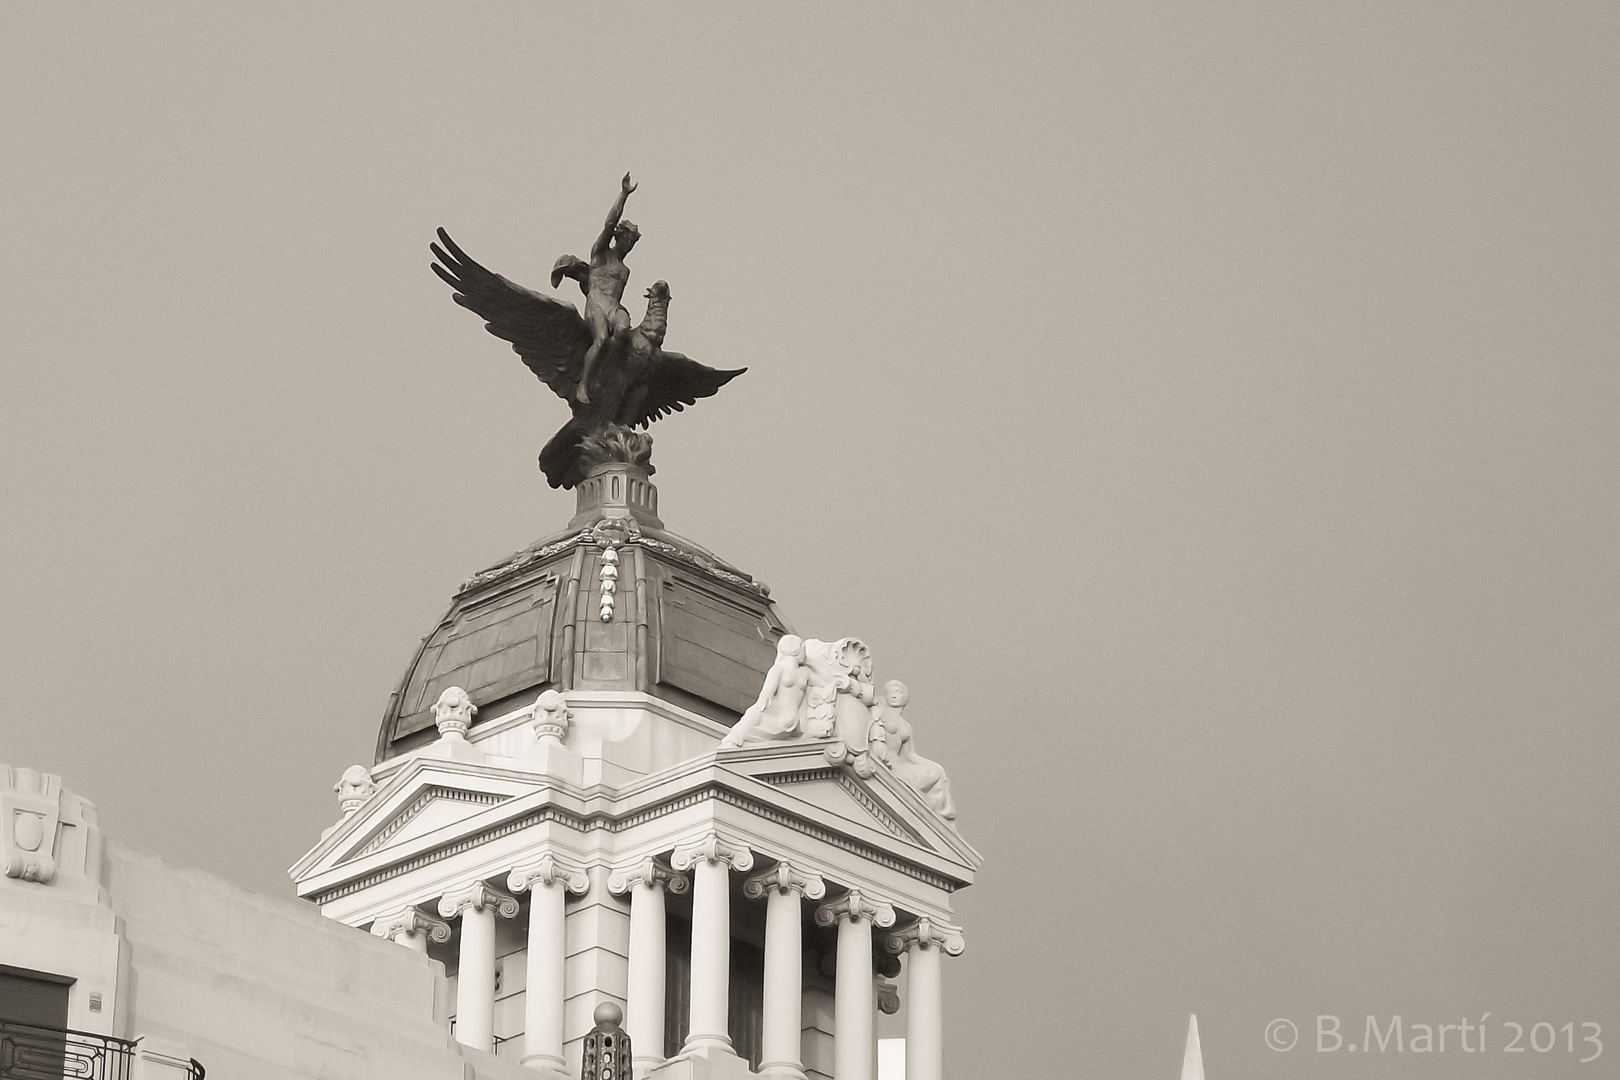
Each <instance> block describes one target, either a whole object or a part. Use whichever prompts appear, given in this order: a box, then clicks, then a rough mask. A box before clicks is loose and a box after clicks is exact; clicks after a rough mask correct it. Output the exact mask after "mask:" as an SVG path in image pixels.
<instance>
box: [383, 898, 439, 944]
mask: <svg viewBox="0 0 1620 1080" xmlns="http://www.w3.org/2000/svg"><path fill="white" fill-rule="evenodd" d="M371 932H372V933H373V934H375V935H376V936H377V937H380V938H387V939H388V940H389V941H398V940H399V935H401V934H426V935H427V936H428V937H429V938H431V939H433V940H434V941H437V942H439V943H440V944H443V943H444V942H446V941H449V940H450V924H449V923H447V922H445V921H444V920H442V919H435V918H434V917H433V916H431V915H429V914H427V913H426V912H424V911H422V909H420V908H418V907H416V906H415V905H410V906H407V907H403V908H401V909H400V910H398V911H396V912H394V913H393V914H392V915H383V916H381V917H379V918H378V919H377V921H376V922H374V923H372V924H371Z"/></svg>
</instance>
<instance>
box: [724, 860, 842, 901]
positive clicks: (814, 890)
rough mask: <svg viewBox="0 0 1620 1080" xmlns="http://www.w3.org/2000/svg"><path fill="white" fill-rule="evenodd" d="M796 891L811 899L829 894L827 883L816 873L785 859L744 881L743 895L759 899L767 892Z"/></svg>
mask: <svg viewBox="0 0 1620 1080" xmlns="http://www.w3.org/2000/svg"><path fill="white" fill-rule="evenodd" d="M778 890H780V891H782V892H796V893H798V894H799V895H800V896H803V897H805V898H806V899H809V900H820V899H821V898H822V897H823V896H826V895H827V883H826V882H825V881H823V880H822V879H821V878H820V876H818V875H816V874H811V873H807V872H805V871H804V870H803V868H801V867H797V866H794V865H793V864H792V863H790V862H788V861H787V860H786V859H783V860H782V861H781V862H779V863H777V864H776V865H775V866H773V867H771V868H770V869H769V870H767V871H765V872H764V873H763V874H755V875H754V876H753V877H751V878H749V879H748V880H747V881H744V882H743V895H744V896H746V897H748V898H749V899H750V900H758V899H759V898H760V897H762V896H764V895H765V894H766V893H767V892H776V891H778Z"/></svg>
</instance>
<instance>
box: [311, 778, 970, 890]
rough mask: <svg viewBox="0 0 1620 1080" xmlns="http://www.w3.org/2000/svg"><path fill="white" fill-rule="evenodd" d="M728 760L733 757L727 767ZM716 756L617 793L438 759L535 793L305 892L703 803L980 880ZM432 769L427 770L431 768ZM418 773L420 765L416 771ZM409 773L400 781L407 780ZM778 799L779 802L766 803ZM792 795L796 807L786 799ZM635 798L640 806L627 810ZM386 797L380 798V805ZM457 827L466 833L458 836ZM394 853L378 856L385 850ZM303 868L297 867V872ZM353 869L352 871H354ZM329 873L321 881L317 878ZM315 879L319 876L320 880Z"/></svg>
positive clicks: (948, 884)
mask: <svg viewBox="0 0 1620 1080" xmlns="http://www.w3.org/2000/svg"><path fill="white" fill-rule="evenodd" d="M728 764H729V763H728ZM728 764H721V763H719V762H717V761H716V760H715V759H714V757H712V756H711V757H706V758H697V759H693V760H692V761H689V762H684V763H682V764H681V765H680V766H678V767H676V768H674V769H670V770H666V771H664V772H663V773H659V774H655V775H653V776H649V777H647V778H645V779H644V780H641V781H639V782H637V783H636V784H634V785H631V786H630V787H628V788H624V789H618V790H612V789H608V788H606V787H603V786H600V785H599V786H596V787H593V788H590V789H588V790H586V791H580V790H579V789H574V788H570V787H569V786H568V785H566V784H559V783H556V782H552V781H547V780H544V779H542V778H537V777H535V776H534V775H533V774H524V773H515V772H511V771H509V770H497V769H491V768H490V767H488V766H480V765H471V764H467V763H461V762H444V761H436V762H433V763H431V767H433V768H436V769H441V770H442V771H443V772H444V773H445V774H447V775H451V774H458V773H459V774H462V775H465V776H467V777H468V778H469V779H479V778H481V779H485V780H488V779H499V780H511V781H523V782H525V786H527V787H530V788H531V791H530V792H529V793H527V794H524V795H518V796H514V797H512V798H508V799H506V800H504V801H502V802H500V803H498V804H496V805H494V806H492V807H490V808H489V809H487V810H484V811H482V812H480V813H477V814H475V815H473V816H471V817H469V818H467V819H464V820H463V821H461V822H458V823H455V824H453V825H448V826H445V827H444V828H443V829H440V830H436V831H435V832H432V833H426V834H424V835H423V836H421V837H418V838H414V839H413V840H412V841H410V842H409V843H410V844H412V845H419V846H414V847H405V848H404V849H403V850H401V851H399V852H395V853H391V852H388V851H386V850H385V851H383V852H380V853H374V854H372V855H370V856H367V857H366V860H365V862H362V863H360V864H359V865H354V866H352V868H350V867H344V866H341V865H339V866H333V867H331V868H329V869H327V870H325V871H322V872H321V873H320V874H319V875H309V876H308V877H307V878H305V881H306V882H309V887H308V888H307V891H305V890H301V895H304V896H306V897H308V898H309V899H311V900H313V901H314V902H316V903H319V904H326V903H330V902H332V901H333V900H337V899H340V898H342V897H344V896H349V895H352V894H353V893H355V892H358V891H361V890H362V889H365V888H369V887H370V886H372V885H375V884H377V883H379V882H382V881H387V880H390V879H392V878H395V877H399V876H401V875H403V874H407V873H410V872H411V871H413V870H416V869H419V868H420V867H422V866H426V865H429V864H430V863H433V862H436V861H439V860H441V859H445V858H448V857H450V856H453V855H457V854H460V853H462V852H465V851H468V850H471V849H473V848H475V847H478V846H481V845H483V844H486V843H489V842H490V841H493V840H497V839H500V838H501V837H505V836H508V835H511V834H512V833H514V832H518V831H520V830H522V829H526V828H530V827H532V826H535V825H539V824H544V823H547V822H555V823H556V824H558V825H561V826H563V827H565V828H568V829H571V830H573V831H575V832H579V833H587V832H591V831H594V830H602V831H605V832H608V833H622V832H625V831H627V830H629V829H633V828H635V827H637V826H639V825H642V824H645V823H646V822H648V821H652V820H654V819H656V818H659V817H663V816H665V815H668V814H671V813H674V812H676V811H679V810H683V809H686V808H688V807H691V806H694V805H698V804H700V803H703V802H710V801H712V802H719V803H724V804H726V805H728V806H732V807H735V808H737V809H739V810H741V811H743V812H744V813H746V814H748V815H749V816H752V817H757V818H760V819H762V820H764V821H769V822H772V823H775V824H777V825H780V826H782V827H784V828H787V829H790V830H792V831H794V832H797V833H799V834H801V835H803V836H806V837H809V838H811V839H814V840H817V841H819V842H821V843H824V844H827V845H829V846H831V847H835V848H838V849H840V850H843V851H846V852H848V853H850V854H852V855H855V856H857V857H858V858H860V859H861V860H863V861H868V862H872V863H876V864H878V865H880V866H884V867H886V868H888V869H891V870H894V871H896V872H897V873H900V874H903V875H905V876H907V877H910V878H913V879H914V880H917V881H920V882H922V883H924V884H926V885H929V886H931V887H933V888H937V889H940V890H942V891H945V892H953V891H955V890H956V889H958V888H960V887H962V886H963V885H966V884H969V883H971V881H972V876H971V875H972V873H973V869H974V866H973V864H972V863H971V862H967V861H965V860H964V861H963V862H957V860H956V859H955V858H953V857H952V853H949V852H940V851H935V850H932V849H929V848H925V847H923V846H922V845H918V844H910V843H906V842H905V841H904V840H901V842H902V843H906V846H907V847H910V848H914V849H915V855H916V856H917V857H910V856H911V855H912V853H911V852H903V853H902V852H898V851H895V850H894V849H893V848H891V847H889V846H888V845H887V844H885V843H884V841H890V842H893V841H894V840H896V839H900V838H896V837H892V836H891V835H890V834H888V833H886V832H885V831H883V830H881V829H879V828H878V827H876V825H875V824H874V825H873V826H870V827H868V826H864V825H860V824H859V823H855V822H851V821H849V819H846V818H841V817H837V818H835V819H834V820H828V819H829V817H830V815H829V814H828V812H827V811H825V810H823V809H822V808H820V807H818V806H816V805H814V804H812V803H808V802H805V801H804V800H802V799H800V798H799V797H797V796H795V795H792V794H791V791H790V790H788V789H785V788H781V787H777V786H775V785H773V784H771V783H769V782H768V781H766V780H764V779H762V778H761V777H759V776H755V775H751V774H749V773H743V772H738V771H736V770H734V769H732V768H730V767H728ZM425 767H428V766H424V768H425ZM413 772H414V771H413ZM403 780H404V777H398V778H396V779H395V780H394V781H392V782H391V784H390V786H392V785H393V784H394V783H400V782H402V781H403ZM767 799H769V800H770V801H766V800H767ZM784 800H789V801H791V803H792V804H797V805H793V806H792V809H791V811H790V810H789V809H787V808H785V807H784V806H782V805H780V804H781V802H782V801H784ZM626 803H630V804H631V806H628V807H627V806H626V805H625V804H626ZM376 804H377V800H373V805H376ZM458 830H464V831H460V832H459V834H458ZM390 854H391V855H393V857H392V858H389V859H386V860H385V861H381V862H378V861H376V860H378V859H379V857H381V856H388V855H390ZM295 869H297V868H295ZM346 869H348V870H350V873H348V874H345V873H344V871H345V870H346ZM319 878H325V879H326V880H325V881H321V882H320V884H316V883H315V880H318V879H319ZM312 879H314V880H312Z"/></svg>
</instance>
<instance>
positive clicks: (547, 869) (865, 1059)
mask: <svg viewBox="0 0 1620 1080" xmlns="http://www.w3.org/2000/svg"><path fill="white" fill-rule="evenodd" d="M753 866H754V854H753V852H751V851H750V850H749V849H748V848H747V847H746V846H743V845H741V844H737V843H733V842H730V841H728V840H726V839H724V838H722V837H721V836H719V835H718V834H715V833H710V834H708V835H706V836H704V837H703V838H702V839H700V840H697V841H694V842H692V843H688V844H683V845H680V846H678V847H676V848H674V850H673V851H672V852H671V853H670V855H669V859H668V862H667V863H665V862H663V861H660V860H657V859H652V858H644V859H642V860H641V861H640V862H638V863H636V864H634V865H631V866H628V867H624V868H621V869H619V870H616V871H615V872H613V873H612V874H611V875H610V876H609V878H608V881H607V886H608V889H609V891H610V892H612V893H614V894H616V895H620V896H627V897H628V898H629V901H630V947H629V953H630V955H629V980H628V987H627V990H628V992H627V1000H626V1005H625V1023H624V1027H625V1030H626V1032H627V1033H628V1034H629V1036H630V1044H631V1050H632V1052H633V1053H634V1055H635V1075H636V1077H638V1078H640V1077H643V1076H645V1074H646V1072H647V1071H649V1070H650V1069H652V1068H654V1067H655V1066H657V1065H658V1064H659V1063H661V1062H662V1061H663V1060H664V1057H663V1050H664V1006H665V1000H664V986H665V963H666V959H667V948H666V942H665V934H664V899H665V895H666V893H669V892H674V893H682V892H685V891H686V890H687V888H688V887H690V889H691V891H692V955H691V987H690V997H689V1001H690V1015H689V1022H688V1025H687V1032H688V1034H687V1037H686V1042H685V1045H684V1046H682V1048H681V1052H682V1053H683V1054H688V1053H691V1054H714V1053H733V1052H734V1050H733V1048H732V1045H731V1036H730V1035H729V1034H728V1027H729V1015H728V1009H729V997H730V995H729V991H730V986H729V980H730V973H731V875H732V873H733V872H736V873H742V874H746V873H748V871H750V870H752V869H753ZM687 874H690V876H691V882H690V885H688V881H687V877H686V875H687ZM506 884H507V889H508V890H510V892H503V891H501V890H499V889H497V888H495V887H493V886H491V885H490V884H488V883H487V882H486V881H474V882H471V883H469V884H468V885H466V886H465V887H463V888H460V889H457V890H455V891H452V892H448V893H446V894H445V895H444V896H443V897H442V898H441V899H440V901H439V904H438V911H439V914H440V915H442V916H443V917H444V919H446V920H449V919H457V918H459V919H460V920H461V955H460V965H461V966H460V977H459V979H458V981H457V990H456V1038H457V1039H458V1040H459V1041H460V1042H462V1043H463V1044H465V1045H467V1046H471V1047H475V1048H477V1049H480V1050H485V1051H493V1049H494V986H495V920H496V918H498V917H500V918H511V917H513V916H514V915H516V914H517V911H518V902H517V900H516V899H515V898H514V897H513V896H512V895H511V893H519V892H524V891H527V892H529V893H530V896H531V900H530V909H529V911H530V913H529V926H528V949H529V953H528V985H527V987H526V990H527V994H526V996H525V1003H524V1032H525V1035H524V1055H523V1064H524V1065H527V1066H530V1067H531V1068H534V1069H536V1070H538V1071H540V1072H542V1073H547V1074H551V1075H553V1076H565V1075H566V1074H567V1069H566V1065H565V1063H564V1060H563V1043H564V1030H563V1004H564V1001H565V999H566V985H565V976H564V967H565V961H566V947H565V941H566V939H565V932H564V911H565V908H564V901H565V899H566V896H565V894H566V893H574V894H576V895H582V894H584V893H585V892H586V890H587V889H588V887H589V878H588V877H587V875H586V874H585V872H584V870H583V868H580V867H574V866H569V865H566V864H565V863H563V862H561V861H559V860H557V859H556V858H555V857H553V856H550V855H547V856H545V857H543V858H541V859H539V860H537V861H535V862H534V863H532V864H528V865H525V866H521V867H518V868H516V869H514V870H513V871H512V872H511V873H510V874H509V875H508V876H507V879H506ZM743 893H744V895H745V896H747V897H749V898H750V899H755V900H757V899H760V898H764V900H765V973H764V986H763V991H764V995H763V1016H762V1023H761V1032H760V1036H761V1037H760V1048H761V1062H760V1069H759V1075H761V1076H764V1077H771V1078H772V1080H804V1077H805V1071H804V1066H803V1062H802V1050H801V1042H800V1039H801V1023H802V1018H801V1011H802V1006H801V1001H802V995H803V983H804V972H803V960H802V957H803V950H804V942H803V936H802V922H801V919H800V910H801V901H802V900H805V899H808V900H812V901H816V900H823V899H824V898H825V897H826V894H827V883H826V881H824V880H823V879H822V878H821V877H820V876H818V875H816V874H815V873H812V872H811V871H809V870H808V869H806V868H804V867H802V866H799V865H796V864H794V863H793V862H792V861H791V860H788V859H780V860H777V862H776V863H775V865H774V866H772V867H771V868H770V869H769V870H766V871H764V872H763V873H759V874H755V875H753V876H751V877H748V878H746V879H745V880H744V881H743ZM814 918H815V922H816V923H817V925H819V926H823V927H833V926H836V927H837V934H838V947H837V958H838V963H837V968H836V971H835V973H834V1004H833V1013H834V1028H835V1030H834V1061H835V1071H834V1076H835V1078H836V1080H874V1077H873V1060H874V1057H873V1054H874V1046H875V1038H876V1030H875V1017H876V997H875V995H876V990H875V983H874V977H873V971H872V947H873V943H874V934H875V932H876V931H878V930H885V931H888V930H890V928H892V927H894V926H895V923H896V918H897V916H896V913H895V909H894V907H893V905H891V904H889V903H886V902H884V901H882V900H880V899H877V898H875V897H872V896H869V895H867V894H866V893H864V892H862V891H861V890H860V889H858V888H849V889H846V890H845V891H844V892H843V893H842V894H841V895H839V896H837V897H835V898H834V899H832V900H829V901H826V902H824V903H822V904H820V905H819V906H818V907H817V908H816V909H815V912H814ZM372 932H373V933H374V934H377V935H379V936H382V937H388V938H391V939H393V940H395V941H398V942H399V943H401V944H403V945H405V946H407V947H409V948H412V949H416V950H417V951H419V952H425V951H426V950H427V942H428V939H429V938H432V939H433V940H435V941H439V942H444V941H448V940H449V939H450V926H449V923H448V922H441V921H439V920H436V919H433V918H431V917H429V916H427V915H424V914H423V913H422V912H421V911H420V910H419V909H417V908H415V907H411V908H406V909H405V910H404V911H402V912H400V913H398V914H396V915H393V916H390V917H388V918H384V919H379V920H377V921H376V923H374V924H373V927H372ZM882 941H883V945H884V947H885V948H887V949H888V950H889V951H890V952H891V953H894V954H897V955H901V954H903V955H905V956H906V968H907V971H908V975H907V988H908V998H909V1001H908V1006H907V1025H906V1080H944V1075H945V1062H944V1021H943V1016H942V1012H941V1006H942V997H943V995H942V985H941V970H940V967H941V965H940V954H941V953H942V952H944V953H950V954H951V955H957V954H959V953H961V952H962V937H961V933H960V931H958V930H957V929H956V928H954V927H950V926H943V925H940V924H936V923H934V922H932V921H931V920H929V919H927V918H922V919H917V920H912V921H910V922H909V923H908V924H907V925H905V926H903V927H901V928H900V929H898V930H893V931H891V932H889V933H887V934H886V935H885V937H884V938H883V939H882Z"/></svg>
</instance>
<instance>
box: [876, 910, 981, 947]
mask: <svg viewBox="0 0 1620 1080" xmlns="http://www.w3.org/2000/svg"><path fill="white" fill-rule="evenodd" d="M883 946H884V948H886V949H888V950H889V951H890V952H892V953H895V954H897V955H898V954H900V953H903V952H905V951H906V950H907V949H910V948H912V947H913V946H915V947H916V948H919V949H943V950H944V951H945V952H946V953H947V954H948V955H950V956H961V955H962V953H963V951H964V950H966V948H967V942H965V941H963V940H962V928H961V927H960V926H952V925H951V924H950V923H942V922H935V921H934V920H933V919H930V918H929V917H928V916H926V915H924V916H923V917H922V918H920V919H918V920H917V921H916V922H914V923H912V924H911V925H910V926H907V927H904V928H903V929H900V930H896V931H895V932H894V933H892V934H890V935H888V936H887V937H886V938H884V939H883Z"/></svg>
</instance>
